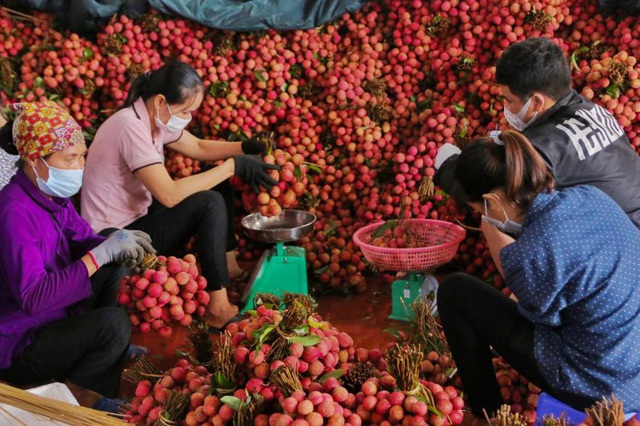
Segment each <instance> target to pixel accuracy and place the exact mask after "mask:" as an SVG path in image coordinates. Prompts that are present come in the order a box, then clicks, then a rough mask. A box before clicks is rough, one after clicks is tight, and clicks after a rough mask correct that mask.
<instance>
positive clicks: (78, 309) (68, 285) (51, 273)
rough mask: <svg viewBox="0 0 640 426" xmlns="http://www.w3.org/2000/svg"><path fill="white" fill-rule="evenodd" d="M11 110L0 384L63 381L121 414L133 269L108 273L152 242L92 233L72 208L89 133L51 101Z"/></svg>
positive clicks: (4, 142)
mask: <svg viewBox="0 0 640 426" xmlns="http://www.w3.org/2000/svg"><path fill="white" fill-rule="evenodd" d="M11 107H12V109H13V110H14V111H15V112H16V114H17V116H16V118H15V120H14V121H9V122H8V123H7V124H6V125H5V126H4V127H2V129H1V130H0V145H1V146H2V148H3V149H4V150H5V151H7V152H9V153H10V154H19V155H20V159H19V160H18V168H19V170H18V172H17V174H16V175H15V176H14V177H13V178H12V179H11V181H10V182H9V184H7V186H5V187H4V188H3V189H2V191H0V200H2V201H1V202H0V241H2V244H0V379H1V380H5V381H8V382H9V383H11V384H13V385H17V386H30V385H35V384H41V383H43V382H47V381H51V380H55V381H60V382H65V383H66V384H67V385H68V387H69V388H70V390H71V392H72V393H73V394H74V396H75V397H76V399H77V400H78V402H79V403H80V404H81V405H83V406H89V407H94V408H96V409H99V410H104V411H114V412H117V411H119V410H120V406H119V405H120V402H119V401H117V400H115V399H113V398H115V397H116V396H117V395H118V387H119V384H120V374H121V372H122V368H123V365H124V361H125V358H126V354H127V349H128V347H129V339H130V337H131V328H130V323H129V318H128V317H127V315H126V313H125V311H124V309H123V308H122V307H118V306H116V294H117V291H118V286H119V281H120V278H121V276H122V275H123V273H125V272H126V269H125V270H123V268H122V267H120V266H118V265H115V264H114V265H113V266H111V265H109V266H107V265H108V264H110V263H113V262H118V263H129V264H135V263H137V262H139V261H141V260H142V257H143V256H144V255H145V253H146V252H148V251H153V247H151V244H150V238H149V236H148V235H146V234H144V233H142V232H140V231H133V232H132V231H125V230H121V231H116V232H115V233H113V234H111V235H110V236H109V237H108V238H105V237H102V236H99V235H96V234H94V233H93V232H92V231H91V228H90V227H89V224H88V223H87V222H86V221H85V220H84V219H82V218H81V217H80V216H79V215H78V213H77V212H76V210H75V208H74V206H73V204H72V203H71V201H70V200H69V197H71V196H73V195H75V194H76V193H77V192H78V190H79V189H80V185H81V184H82V172H83V168H84V156H85V153H86V150H87V148H86V145H85V141H84V137H83V135H82V129H81V128H80V126H79V125H78V124H77V123H76V122H75V121H74V120H73V118H71V116H70V115H69V114H68V112H67V111H65V110H64V109H62V108H61V107H60V106H58V105H57V104H55V103H54V102H36V103H21V104H14V105H12V106H11ZM105 266H107V267H105Z"/></svg>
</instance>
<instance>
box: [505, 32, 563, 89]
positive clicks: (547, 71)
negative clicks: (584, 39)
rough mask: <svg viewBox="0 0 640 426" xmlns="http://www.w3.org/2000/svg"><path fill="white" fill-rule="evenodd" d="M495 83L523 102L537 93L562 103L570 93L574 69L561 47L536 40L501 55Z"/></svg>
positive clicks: (549, 42)
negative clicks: (504, 87) (503, 86)
mask: <svg viewBox="0 0 640 426" xmlns="http://www.w3.org/2000/svg"><path fill="white" fill-rule="evenodd" d="M496 81H497V83H498V84H501V85H505V86H507V87H508V88H509V90H510V91H511V92H512V93H513V94H514V95H516V96H517V97H519V98H520V99H521V100H522V101H526V100H528V99H529V98H530V97H531V96H532V95H533V93H534V92H540V93H544V94H545V95H547V96H549V97H551V98H552V99H554V100H555V101H559V100H560V99H562V98H564V97H565V96H567V95H568V94H569V92H570V91H571V69H570V68H569V61H568V59H567V58H566V57H565V55H564V52H563V51H562V49H561V48H560V46H558V45H557V44H556V43H554V42H553V41H551V40H549V39H548V38H542V37H534V38H529V39H526V40H523V41H521V42H518V43H514V44H512V45H510V46H509V47H507V48H506V49H505V51H504V52H502V55H501V56H500V59H498V62H497V63H496Z"/></svg>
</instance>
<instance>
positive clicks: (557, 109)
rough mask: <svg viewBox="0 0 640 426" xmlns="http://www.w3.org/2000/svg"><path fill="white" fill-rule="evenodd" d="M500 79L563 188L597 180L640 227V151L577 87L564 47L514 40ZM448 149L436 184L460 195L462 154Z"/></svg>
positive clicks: (511, 118) (516, 124) (517, 124)
mask: <svg viewBox="0 0 640 426" xmlns="http://www.w3.org/2000/svg"><path fill="white" fill-rule="evenodd" d="M496 80H497V83H498V84H499V85H500V88H501V91H502V96H503V102H504V114H505V118H506V119H507V121H508V122H509V124H510V125H511V126H512V127H513V128H515V129H517V130H520V131H521V132H522V133H523V134H524V135H525V136H527V138H529V140H530V141H531V142H532V143H533V145H534V146H535V147H536V149H537V150H538V152H539V153H540V154H541V155H542V157H543V158H544V160H545V161H546V163H547V166H548V167H549V170H550V171H551V172H552V173H553V176H554V178H555V184H556V188H557V189H562V188H565V187H569V186H574V185H587V184H588V185H593V186H596V187H598V188H599V189H601V190H602V191H603V192H605V193H606V194H608V195H609V196H610V197H611V198H613V199H614V200H615V201H616V202H617V203H618V204H619V205H620V207H622V209H623V210H624V211H625V213H626V214H627V216H629V218H630V219H631V221H632V222H633V223H634V224H635V225H636V227H638V228H640V156H638V155H637V154H636V153H635V151H634V150H633V148H632V147H631V144H630V142H629V138H628V137H627V136H626V134H625V133H624V131H623V130H622V128H621V127H620V125H619V124H618V122H617V121H616V120H615V118H614V117H613V116H612V115H611V114H610V113H609V112H608V111H606V110H605V109H604V108H602V107H600V106H599V105H595V104H594V103H592V102H590V101H588V100H586V99H585V98H584V97H582V96H581V95H579V94H578V93H577V92H576V91H575V90H572V89H571V70H570V69H569V63H568V62H567V59H566V58H565V56H564V53H563V51H562V49H561V48H560V47H559V46H557V45H556V44H555V43H553V42H552V41H551V40H549V39H546V38H530V39H527V40H524V41H521V42H518V43H514V44H512V45H511V46H509V47H508V48H507V49H506V50H505V51H504V52H503V54H502V56H501V57H500V59H499V60H498V63H497V64H496ZM449 148H450V147H449ZM442 152H443V153H442V155H440V156H439V157H436V167H437V168H438V171H437V173H436V177H435V179H436V183H438V184H439V185H440V186H441V187H442V188H443V189H444V190H445V191H447V192H448V193H450V194H452V195H453V196H454V197H455V196H456V192H457V191H459V189H458V188H456V187H455V184H454V181H453V175H454V172H455V163H456V161H457V155H456V154H451V152H452V150H451V149H445V150H442Z"/></svg>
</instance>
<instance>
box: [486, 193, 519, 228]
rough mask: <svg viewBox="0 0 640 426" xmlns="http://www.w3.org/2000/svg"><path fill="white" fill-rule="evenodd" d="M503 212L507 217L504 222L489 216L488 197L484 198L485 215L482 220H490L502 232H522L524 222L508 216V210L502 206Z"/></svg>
mask: <svg viewBox="0 0 640 426" xmlns="http://www.w3.org/2000/svg"><path fill="white" fill-rule="evenodd" d="M502 212H503V213H504V217H505V218H506V220H505V221H504V222H501V221H499V220H498V219H494V218H492V217H489V213H488V211H487V199H486V198H485V199H484V215H482V220H484V221H485V222H489V223H490V224H492V225H493V226H495V227H496V228H498V229H499V230H500V231H502V232H505V233H508V234H521V233H522V224H520V223H518V222H516V221H513V220H511V219H509V216H507V212H506V211H505V209H504V207H502Z"/></svg>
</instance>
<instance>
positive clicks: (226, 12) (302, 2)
mask: <svg viewBox="0 0 640 426" xmlns="http://www.w3.org/2000/svg"><path fill="white" fill-rule="evenodd" d="M367 1H368V0H248V1H247V0H245V1H243V0H149V4H150V5H151V7H153V8H154V9H157V10H159V11H161V12H165V13H170V14H174V15H179V16H183V17H188V18H189V19H191V20H193V21H196V22H199V23H201V24H203V25H205V26H207V27H211V28H219V29H226V30H235V31H256V30H266V29H269V28H277V29H282V30H290V29H305V28H314V27H317V26H319V25H321V24H324V23H325V22H329V21H332V20H334V19H336V18H338V17H340V16H341V15H342V14H344V13H345V12H353V11H356V10H358V9H360V8H361V7H362V6H364V4H365V3H367Z"/></svg>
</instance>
